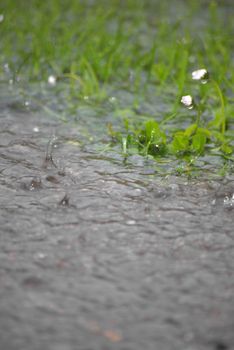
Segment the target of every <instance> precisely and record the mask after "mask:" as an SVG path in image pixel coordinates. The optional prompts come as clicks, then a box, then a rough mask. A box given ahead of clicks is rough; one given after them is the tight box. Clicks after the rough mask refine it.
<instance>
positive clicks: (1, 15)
mask: <svg viewBox="0 0 234 350" xmlns="http://www.w3.org/2000/svg"><path fill="white" fill-rule="evenodd" d="M3 21H4V15H3V14H2V13H1V14H0V23H2V22H3Z"/></svg>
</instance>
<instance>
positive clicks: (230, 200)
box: [223, 193, 234, 209]
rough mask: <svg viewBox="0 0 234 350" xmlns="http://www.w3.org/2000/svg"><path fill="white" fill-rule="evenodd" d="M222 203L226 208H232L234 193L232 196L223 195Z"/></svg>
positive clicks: (233, 205)
mask: <svg viewBox="0 0 234 350" xmlns="http://www.w3.org/2000/svg"><path fill="white" fill-rule="evenodd" d="M223 205H224V208H226V209H233V208H234V193H233V194H232V196H230V197H229V196H225V197H224V199H223Z"/></svg>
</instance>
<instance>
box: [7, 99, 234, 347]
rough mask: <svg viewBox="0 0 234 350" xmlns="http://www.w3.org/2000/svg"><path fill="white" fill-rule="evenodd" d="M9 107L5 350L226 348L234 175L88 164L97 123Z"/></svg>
mask: <svg viewBox="0 0 234 350" xmlns="http://www.w3.org/2000/svg"><path fill="white" fill-rule="evenodd" d="M2 96H4V95H2ZM54 99H55V97H54ZM16 102H17V103H19V104H20V102H21V100H20V98H19V96H18V95H17V96H14V95H11V96H6V93H5V96H4V98H1V101H0V104H1V112H0V119H1V137H0V198H1V199H0V212H1V214H0V217H1V219H0V220H1V234H2V235H1V243H0V244H1V248H0V251H1V253H0V266H1V270H0V279H1V301H0V303H1V304H0V310H1V317H0V324H1V327H0V329H1V331H0V334H1V333H2V335H3V337H1V339H2V342H3V343H2V344H8V345H9V338H8V334H9V333H8V330H9V329H11V339H12V340H11V344H12V347H11V348H12V349H16V348H20V349H21V348H24V349H32V347H31V344H36V345H35V347H34V348H35V349H39V347H40V348H42V347H43V346H44V347H45V348H49V349H75V348H76V349H84V348H85V349H100V350H101V349H117V348H118V349H129V350H131V349H132V350H133V349H134V350H135V349H142V348H144V347H145V348H147V349H155V344H156V343H157V345H158V346H159V348H161V349H172V348H176V349H195V348H196V349H197V348H199V349H218V346H219V345H220V344H222V345H223V346H225V348H226V349H228V348H230V349H231V346H232V344H233V340H234V339H233V327H232V325H233V309H232V305H233V302H234V299H233V287H234V286H233V238H234V237H233V210H232V209H233V179H234V178H233V176H231V175H227V176H226V177H225V178H223V179H221V180H220V179H219V180H214V179H213V180H209V179H207V178H204V177H203V178H202V179H200V180H188V179H185V178H183V177H176V176H172V175H171V176H167V177H160V176H157V173H156V171H155V168H154V166H153V163H152V162H151V161H150V160H145V159H144V158H142V157H140V156H135V157H132V159H129V160H127V162H125V163H124V162H123V159H122V156H121V155H120V154H119V153H115V152H114V151H113V150H112V151H111V150H109V151H107V152H99V151H97V147H96V140H99V141H98V142H99V144H102V142H101V141H100V140H101V139H102V138H103V125H104V124H105V123H106V120H103V119H101V118H96V116H95V115H94V116H93V117H92V116H90V117H89V120H88V121H87V115H86V116H85V117H84V118H83V119H82V116H78V119H79V123H76V124H75V123H67V124H64V123H63V122H61V121H60V119H59V118H57V116H56V114H55V115H54V116H52V115H48V114H47V113H45V111H44V110H43V109H40V108H37V109H30V106H29V108H28V106H27V110H26V109H25V110H23V109H22V108H19V109H18V110H17V108H16ZM19 104H18V105H19ZM25 107H26V106H25ZM103 118H104V119H105V118H107V119H108V116H107V117H105V116H103ZM87 125H88V126H90V127H91V129H92V128H93V129H92V131H93V130H94V129H95V130H96V134H95V139H94V140H91V141H90V143H88V142H87V140H88V138H87V137H85V138H84V130H86V129H87ZM93 125H94V126H93ZM54 135H56V136H54ZM104 138H105V136H104ZM84 140H86V143H85V144H84V142H83V141H84ZM3 321H4V322H3ZM4 342H5V343H4ZM37 342H38V343H37ZM48 344H49V346H48ZM61 344H62V345H61ZM172 345H173V346H172ZM84 346H85V347H84ZM219 348H220V347H219ZM223 348H224V347H223Z"/></svg>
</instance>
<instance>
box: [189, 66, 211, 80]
mask: <svg viewBox="0 0 234 350" xmlns="http://www.w3.org/2000/svg"><path fill="white" fill-rule="evenodd" d="M207 78H208V72H207V70H206V69H204V68H203V69H198V70H195V71H194V72H192V79H193V80H203V79H207Z"/></svg>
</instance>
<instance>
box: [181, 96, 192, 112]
mask: <svg viewBox="0 0 234 350" xmlns="http://www.w3.org/2000/svg"><path fill="white" fill-rule="evenodd" d="M181 103H182V104H183V105H184V106H185V107H187V108H188V109H192V108H193V98H192V96H191V95H185V96H182V98H181Z"/></svg>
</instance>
